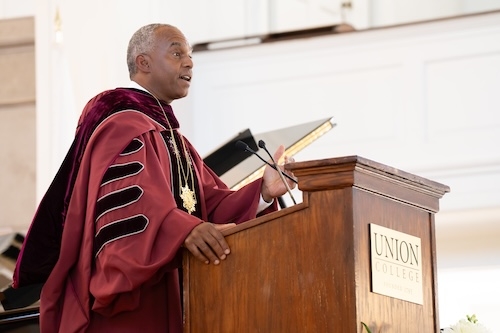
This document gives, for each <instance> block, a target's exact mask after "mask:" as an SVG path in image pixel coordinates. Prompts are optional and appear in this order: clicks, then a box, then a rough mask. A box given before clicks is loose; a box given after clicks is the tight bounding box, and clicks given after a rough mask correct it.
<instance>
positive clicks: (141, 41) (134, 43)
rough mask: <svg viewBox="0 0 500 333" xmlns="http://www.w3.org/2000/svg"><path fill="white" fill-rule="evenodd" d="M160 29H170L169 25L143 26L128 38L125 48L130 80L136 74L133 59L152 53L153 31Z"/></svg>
mask: <svg viewBox="0 0 500 333" xmlns="http://www.w3.org/2000/svg"><path fill="white" fill-rule="evenodd" d="M161 27H172V26H171V25H169V24H161V23H153V24H149V25H145V26H143V27H142V28H140V29H139V30H137V31H136V32H135V33H134V34H133V35H132V38H130V42H129V43H128V48H127V66H128V72H129V76H130V78H132V76H134V74H135V73H137V67H136V66H135V58H137V56H138V55H139V54H143V53H148V52H150V51H152V49H153V47H154V45H155V34H154V33H155V31H156V29H158V28H161Z"/></svg>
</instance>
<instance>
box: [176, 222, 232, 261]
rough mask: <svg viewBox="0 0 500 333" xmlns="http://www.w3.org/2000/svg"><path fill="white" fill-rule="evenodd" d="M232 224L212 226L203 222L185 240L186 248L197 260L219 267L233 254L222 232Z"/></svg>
mask: <svg viewBox="0 0 500 333" xmlns="http://www.w3.org/2000/svg"><path fill="white" fill-rule="evenodd" d="M230 226H234V224H233V223H231V224H212V223H208V222H203V223H201V224H199V225H197V226H196V227H195V228H194V229H193V230H191V232H190V233H189V235H188V236H187V237H186V239H185V240H184V247H185V248H186V249H188V250H189V252H191V253H192V254H193V255H194V256H195V257H196V258H197V259H199V260H201V261H203V262H205V263H206V264H210V263H211V262H212V263H214V265H218V264H219V263H220V261H221V260H224V259H226V256H227V255H228V254H229V253H230V252H231V250H230V249H229V246H228V245H227V243H226V240H225V239H224V236H222V234H221V232H220V230H223V229H226V228H228V227H230Z"/></svg>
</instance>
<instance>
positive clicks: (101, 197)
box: [14, 88, 277, 333]
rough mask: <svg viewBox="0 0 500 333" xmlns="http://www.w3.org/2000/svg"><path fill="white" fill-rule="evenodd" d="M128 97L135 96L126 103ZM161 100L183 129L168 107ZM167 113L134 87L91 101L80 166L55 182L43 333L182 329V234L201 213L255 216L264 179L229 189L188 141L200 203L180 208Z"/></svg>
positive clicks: (79, 147)
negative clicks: (63, 182)
mask: <svg viewBox="0 0 500 333" xmlns="http://www.w3.org/2000/svg"><path fill="white" fill-rule="evenodd" d="M123 99H127V100H129V101H130V100H132V102H130V103H128V104H126V105H124V104H123V103H122V100H123ZM103 100H104V102H103ZM110 101H111V102H112V103H111V102H110ZM118 101H119V102H118ZM117 104H120V105H121V106H117ZM164 109H165V111H166V112H167V114H168V117H169V119H170V123H171V124H172V126H173V127H174V128H177V127H178V123H177V120H176V119H175V116H174V115H173V112H172V110H171V108H170V106H168V105H166V104H164ZM162 118H164V117H162V111H161V109H160V108H159V107H158V106H157V105H156V106H155V100H154V99H153V97H151V96H150V95H149V94H147V93H145V92H140V91H137V90H133V89H122V88H120V89H115V90H112V91H108V92H105V93H102V94H100V95H98V96H96V97H95V98H94V99H93V100H91V101H90V102H89V104H88V105H87V106H86V108H85V110H84V112H83V114H82V117H81V119H80V127H79V129H78V131H77V136H76V138H77V140H75V142H76V143H75V144H74V146H75V148H74V151H73V153H72V156H71V158H70V161H74V166H71V167H69V169H68V170H69V172H66V173H65V177H66V178H67V179H69V182H70V183H71V185H70V186H68V187H67V188H66V190H65V191H59V192H65V202H67V204H66V205H65V207H63V209H62V214H61V215H62V216H63V221H62V222H63V227H62V236H61V240H60V250H59V254H58V259H57V262H55V265H54V266H53V268H52V269H51V271H50V275H49V276H48V278H47V280H46V282H45V285H44V287H43V289H42V294H41V303H40V327H41V332H42V333H54V332H64V333H70V332H120V333H126V332H148V333H155V332H162V333H163V332H175V333H180V332H182V313H181V300H180V290H179V275H178V269H179V268H180V265H181V250H180V248H181V245H182V243H183V241H184V239H185V238H186V237H187V235H188V234H189V233H190V232H191V230H192V229H193V228H194V227H195V226H196V225H198V224H199V223H202V221H209V222H213V223H229V222H234V223H241V222H244V221H247V220H249V219H252V218H255V217H256V212H257V207H258V203H259V199H260V187H261V182H262V180H261V179H260V180H257V181H255V182H253V183H251V184H249V185H247V186H245V187H244V188H242V189H240V190H238V191H231V190H230V189H228V188H227V186H226V185H225V184H224V183H223V182H222V181H221V180H220V179H219V178H218V177H217V175H215V174H214V173H213V172H212V171H211V170H210V169H209V168H208V167H207V166H206V165H205V164H204V163H203V160H202V158H201V157H200V156H199V155H198V153H197V152H196V150H195V149H194V148H193V147H192V145H191V144H190V143H189V142H188V141H187V140H185V142H186V144H187V147H188V149H189V153H190V156H191V159H192V161H193V165H194V171H195V175H196V177H195V181H196V184H197V188H196V195H197V201H198V203H197V211H196V214H193V215H190V214H188V213H186V212H185V211H184V210H182V209H180V208H178V206H180V205H179V199H178V198H177V201H176V194H178V190H177V189H176V188H177V187H178V186H179V181H178V171H179V170H177V168H176V167H175V165H176V160H175V157H173V156H171V154H170V153H169V149H168V144H169V141H168V135H170V134H169V133H170V131H168V127H166V124H165V122H164V121H162ZM177 135H180V134H179V133H177ZM46 197H47V195H46ZM46 197H44V201H47V202H50V199H51V198H50V197H49V198H46ZM181 208H182V207H181ZM276 209H277V206H276V205H273V206H271V207H270V208H268V209H267V210H266V211H265V212H264V213H266V212H269V211H272V210H276ZM39 210H41V208H39ZM37 214H42V213H39V211H37ZM196 215H197V216H196ZM36 220H37V219H36V217H35V219H34V222H35V221H36ZM34 222H33V223H32V227H31V228H30V231H29V233H28V235H27V237H26V241H25V242H28V243H30V239H34V240H33V241H31V244H33V243H36V238H37V236H38V235H37V234H34V231H35V230H40V227H38V228H36V227H34V224H35V223H34ZM38 224H41V223H40V222H38ZM23 246H24V245H23ZM32 247H33V248H35V247H34V246H32ZM33 252H34V251H33V249H32V250H31V252H29V251H28V250H26V253H24V254H23V251H22V252H21V255H20V258H21V259H19V260H18V266H22V263H23V259H22V258H23V256H24V257H25V258H24V260H25V262H28V263H29V262H30V259H32V258H30V257H33V254H32V253H33ZM222 264H223V263H222ZM44 269H45V268H44ZM23 275H24V276H28V277H29V268H23V267H21V268H19V267H16V272H15V276H14V285H18V286H19V285H22V284H23V283H22V282H20V281H23ZM27 279H28V278H27ZM28 280H29V279H28ZM222 297H223V296H222V295H221V298H222ZM214 304H221V305H220V306H223V305H222V304H223V302H215V300H214Z"/></svg>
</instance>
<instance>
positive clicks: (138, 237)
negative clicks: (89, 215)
mask: <svg viewBox="0 0 500 333" xmlns="http://www.w3.org/2000/svg"><path fill="white" fill-rule="evenodd" d="M103 144H105V143H103ZM95 158H99V157H95ZM98 186H100V189H99V191H98V199H97V203H96V212H95V226H96V229H95V234H96V235H95V240H94V256H95V258H94V259H95V268H94V270H93V273H92V277H91V281H90V292H91V294H92V296H93V297H94V304H93V308H92V309H93V310H94V311H97V312H99V313H101V314H103V315H108V316H109V315H113V314H115V313H118V312H121V311H125V310H132V309H134V308H135V307H137V306H138V302H139V298H140V296H141V295H140V290H141V289H140V286H141V285H143V284H145V283H155V281H158V280H159V279H160V278H161V277H162V276H163V274H164V273H165V271H168V270H174V269H176V268H178V267H179V266H180V264H181V257H180V255H179V248H180V247H181V245H182V244H183V242H184V239H185V238H186V237H187V235H188V234H189V233H190V232H191V230H192V229H193V228H194V227H195V226H196V225H198V224H199V223H201V220H199V219H198V218H196V217H194V216H191V215H189V214H186V213H185V212H183V211H181V210H179V209H177V206H176V203H175V199H174V197H173V194H172V191H171V179H170V159H169V156H168V152H167V151H166V149H165V146H164V143H163V141H162V139H161V136H160V134H159V133H158V132H156V131H151V132H147V133H145V134H143V135H141V136H139V137H137V138H135V139H134V140H132V142H130V144H129V145H128V146H127V148H125V150H124V151H123V152H122V153H121V154H120V155H119V156H118V157H117V158H116V159H115V160H114V162H113V163H112V165H110V166H109V168H108V169H107V171H106V173H105V174H104V177H103V179H102V181H101V184H98Z"/></svg>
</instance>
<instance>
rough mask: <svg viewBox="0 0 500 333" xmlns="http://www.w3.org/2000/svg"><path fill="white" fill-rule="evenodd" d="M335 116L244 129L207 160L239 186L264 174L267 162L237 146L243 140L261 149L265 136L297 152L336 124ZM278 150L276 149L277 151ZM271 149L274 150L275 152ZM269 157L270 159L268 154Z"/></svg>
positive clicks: (272, 144) (231, 184) (289, 151)
mask: <svg viewBox="0 0 500 333" xmlns="http://www.w3.org/2000/svg"><path fill="white" fill-rule="evenodd" d="M335 125H336V123H335V121H334V118H333V117H329V118H324V119H319V120H315V121H311V122H307V123H304V124H300V125H296V126H291V127H286V128H281V129H277V130H274V131H270V132H265V133H260V134H255V135H253V134H252V132H251V131H250V129H246V130H244V131H242V132H240V133H239V134H238V135H236V136H235V137H233V138H231V139H230V140H229V141H228V142H226V143H225V144H223V145H222V146H221V147H219V148H217V149H216V150H215V151H214V152H212V153H210V154H209V155H208V156H206V157H205V158H204V159H203V161H204V162H205V163H206V164H207V165H208V166H209V167H210V168H211V169H212V170H213V171H214V172H215V173H216V174H217V175H218V176H219V177H220V178H221V179H222V180H223V181H224V182H225V183H226V184H227V185H228V186H229V187H230V188H232V189H238V188H240V187H242V186H244V185H246V184H248V183H249V182H251V181H252V180H254V179H256V178H259V177H261V176H262V173H263V172H264V167H265V163H264V162H262V161H261V160H259V159H258V158H256V157H255V156H252V154H250V153H249V152H246V151H242V150H241V149H239V148H237V147H236V142H238V141H243V142H244V143H246V144H247V145H248V146H249V147H250V148H251V149H253V150H254V151H257V152H259V147H258V144H257V142H258V141H259V140H263V141H264V142H265V143H266V145H267V146H268V147H276V148H277V147H278V146H279V145H281V144H282V145H284V146H285V155H287V156H293V155H295V154H296V153H298V152H299V151H301V150H302V149H304V148H305V147H307V146H308V145H310V144H311V143H312V142H313V141H315V140H316V139H318V138H319V137H321V136H322V135H323V134H325V133H326V132H328V131H329V130H330V129H332V128H333V127H335ZM273 152H274V151H273ZM273 152H271V153H273ZM264 159H265V160H269V158H268V157H267V155H266V156H265V157H264Z"/></svg>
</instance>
